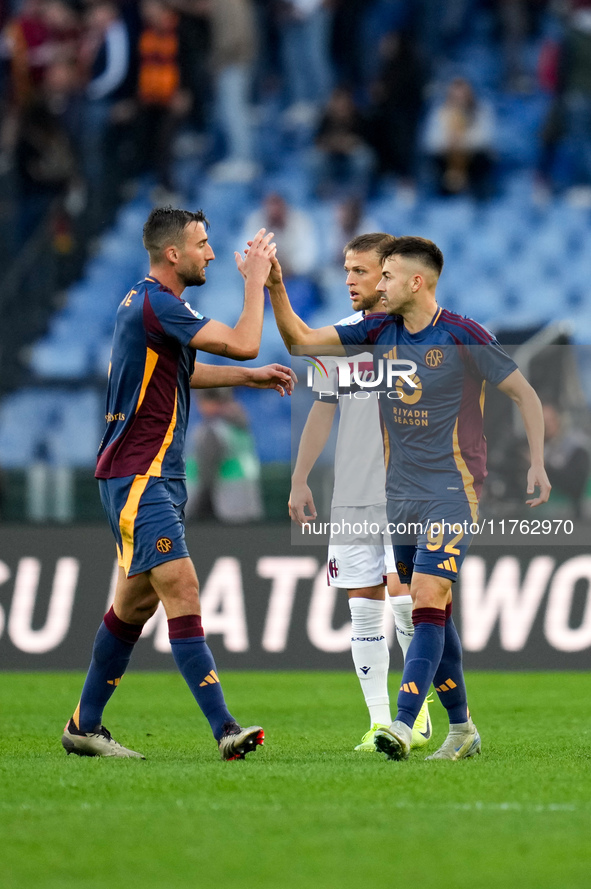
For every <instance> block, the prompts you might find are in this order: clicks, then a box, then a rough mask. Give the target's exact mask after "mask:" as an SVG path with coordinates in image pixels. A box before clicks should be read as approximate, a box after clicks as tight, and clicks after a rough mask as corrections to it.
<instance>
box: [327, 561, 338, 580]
mask: <svg viewBox="0 0 591 889" xmlns="http://www.w3.org/2000/svg"><path fill="white" fill-rule="evenodd" d="M328 574H329V576H330V577H331V578H332V579H333V580H336V578H337V577H338V576H339V563H338V562H337V560H336V559H331V560H330V561H329V563H328Z"/></svg>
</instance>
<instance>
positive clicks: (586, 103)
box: [554, 0, 591, 207]
mask: <svg viewBox="0 0 591 889" xmlns="http://www.w3.org/2000/svg"><path fill="white" fill-rule="evenodd" d="M568 8H569V9H568V15H567V18H566V22H565V25H566V27H565V33H564V37H563V40H562V43H561V45H560V47H559V51H558V59H557V66H558V67H557V103H558V109H559V116H560V125H559V127H558V131H557V132H556V133H555V134H554V135H555V141H556V142H558V141H559V140H560V139H562V138H565V139H566V140H567V143H568V144H569V146H570V153H569V154H570V165H569V166H570V171H569V175H570V190H569V199H570V200H571V202H572V203H573V204H576V205H580V206H583V207H589V206H591V2H590V0H570V2H569V3H568Z"/></svg>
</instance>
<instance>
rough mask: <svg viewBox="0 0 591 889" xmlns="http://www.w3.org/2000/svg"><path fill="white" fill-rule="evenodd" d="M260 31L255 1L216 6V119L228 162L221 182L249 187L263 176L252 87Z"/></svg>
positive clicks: (217, 173)
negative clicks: (257, 159)
mask: <svg viewBox="0 0 591 889" xmlns="http://www.w3.org/2000/svg"><path fill="white" fill-rule="evenodd" d="M256 47H257V31H256V27H255V13H254V5H253V0H215V3H213V5H212V7H211V65H212V73H213V79H214V116H215V123H216V125H217V127H218V129H219V132H220V135H221V136H222V139H223V142H224V149H223V150H224V158H223V160H222V161H221V162H219V163H218V164H216V165H215V166H214V167H213V168H212V169H211V171H210V172H211V174H212V175H213V176H214V177H215V178H216V179H218V180H223V181H230V182H245V181H246V182H248V181H250V180H251V179H253V178H254V176H255V175H256V174H257V172H258V170H257V166H256V164H255V159H254V145H253V134H252V107H251V106H252V95H251V94H252V88H253V77H254V60H255V56H256Z"/></svg>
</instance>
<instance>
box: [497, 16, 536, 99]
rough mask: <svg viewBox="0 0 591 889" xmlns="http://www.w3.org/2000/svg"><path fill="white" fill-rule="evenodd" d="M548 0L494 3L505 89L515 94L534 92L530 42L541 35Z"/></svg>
mask: <svg viewBox="0 0 591 889" xmlns="http://www.w3.org/2000/svg"><path fill="white" fill-rule="evenodd" d="M547 6H548V0H494V2H493V7H494V9H495V12H496V16H497V23H498V27H499V32H500V40H501V47H502V51H503V56H504V86H505V89H507V90H510V91H512V92H526V93H529V92H532V91H533V89H534V85H535V82H534V76H533V71H532V70H531V69H530V68H528V56H529V54H528V52H527V48H528V46H527V44H528V40H531V38H532V36H533V35H536V34H537V33H539V29H540V25H541V21H542V16H543V13H544V12H545V10H546V7H547Z"/></svg>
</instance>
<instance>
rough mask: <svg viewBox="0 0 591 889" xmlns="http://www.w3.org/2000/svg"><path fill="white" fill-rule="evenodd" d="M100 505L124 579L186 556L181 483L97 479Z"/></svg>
mask: <svg viewBox="0 0 591 889" xmlns="http://www.w3.org/2000/svg"><path fill="white" fill-rule="evenodd" d="M99 491H100V495H101V501H102V504H103V507H104V509H105V512H106V513H107V517H108V519H109V524H110V525H111V531H112V532H113V534H114V535H115V541H116V544H117V556H118V558H119V564H120V565H121V567H122V568H123V569H124V570H125V574H126V575H127V577H133V576H134V575H135V574H141V573H142V572H144V571H149V570H150V569H151V568H154V567H155V566H156V565H161V564H162V563H163V562H170V561H171V560H172V559H182V558H185V557H187V556H188V555H189V551H188V550H187V545H186V543H185V504H186V502H187V488H186V485H185V480H184V479H179V478H173V479H170V478H154V477H152V476H147V475H130V476H127V477H126V478H108V479H102V478H101V479H99Z"/></svg>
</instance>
